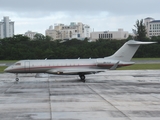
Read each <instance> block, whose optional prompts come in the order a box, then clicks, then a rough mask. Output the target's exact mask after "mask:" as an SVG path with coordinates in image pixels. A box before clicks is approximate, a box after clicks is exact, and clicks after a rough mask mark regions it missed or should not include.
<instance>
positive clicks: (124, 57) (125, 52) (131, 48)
mask: <svg viewBox="0 0 160 120" xmlns="http://www.w3.org/2000/svg"><path fill="white" fill-rule="evenodd" d="M152 43H156V42H141V41H135V40H130V41H128V42H126V43H125V44H124V45H123V46H122V47H121V48H120V49H119V50H117V51H116V52H115V53H114V54H113V55H111V56H109V57H105V58H109V59H114V60H119V61H125V62H129V61H130V60H131V59H132V57H133V56H134V54H135V53H136V51H137V50H138V48H139V46H140V45H142V44H152Z"/></svg>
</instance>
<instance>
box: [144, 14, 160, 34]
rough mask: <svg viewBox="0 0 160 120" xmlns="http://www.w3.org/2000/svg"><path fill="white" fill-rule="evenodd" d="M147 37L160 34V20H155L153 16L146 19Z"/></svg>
mask: <svg viewBox="0 0 160 120" xmlns="http://www.w3.org/2000/svg"><path fill="white" fill-rule="evenodd" d="M144 23H145V26H146V31H147V37H152V36H160V20H154V19H153V18H151V17H147V18H145V19H144Z"/></svg>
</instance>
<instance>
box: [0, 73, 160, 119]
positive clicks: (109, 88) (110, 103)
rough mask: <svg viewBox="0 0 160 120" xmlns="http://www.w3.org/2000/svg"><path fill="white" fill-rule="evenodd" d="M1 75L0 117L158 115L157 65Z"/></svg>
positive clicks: (150, 117)
mask: <svg viewBox="0 0 160 120" xmlns="http://www.w3.org/2000/svg"><path fill="white" fill-rule="evenodd" d="M34 76H35V74H21V75H20V82H15V80H14V79H15V75H14V74H8V73H4V74H0V119H1V120H160V70H116V71H107V72H106V73H99V74H96V75H88V76H86V83H83V82H81V81H80V80H79V78H78V77H77V76H49V77H48V75H46V74H40V75H38V76H37V77H36V78H35V77H34Z"/></svg>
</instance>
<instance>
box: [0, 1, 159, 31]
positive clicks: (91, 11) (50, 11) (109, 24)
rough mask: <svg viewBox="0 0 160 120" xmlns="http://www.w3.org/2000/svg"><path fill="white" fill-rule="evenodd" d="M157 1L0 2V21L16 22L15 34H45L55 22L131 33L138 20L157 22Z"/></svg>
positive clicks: (98, 29)
mask: <svg viewBox="0 0 160 120" xmlns="http://www.w3.org/2000/svg"><path fill="white" fill-rule="evenodd" d="M159 4H160V1H159V0H154V2H153V1H151V0H132V1H130V0H116V1H115V0H32V1H30V0H1V4H0V18H1V19H2V18H3V16H9V17H10V19H11V20H12V21H15V32H16V33H24V32H26V31H27V30H32V31H37V32H41V33H43V34H44V31H45V30H46V29H47V28H48V27H49V26H50V25H54V24H55V23H63V24H70V22H82V23H84V24H88V25H90V26H91V28H92V30H93V28H94V30H97V31H102V30H113V31H115V30H117V29H118V28H123V29H124V30H126V31H130V32H131V30H132V28H133V25H134V24H135V22H136V20H137V19H143V18H146V17H153V18H156V19H159V18H158V16H160V13H159Z"/></svg>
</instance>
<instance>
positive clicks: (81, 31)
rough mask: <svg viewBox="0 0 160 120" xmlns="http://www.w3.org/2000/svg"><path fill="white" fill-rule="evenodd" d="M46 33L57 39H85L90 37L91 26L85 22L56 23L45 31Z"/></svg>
mask: <svg viewBox="0 0 160 120" xmlns="http://www.w3.org/2000/svg"><path fill="white" fill-rule="evenodd" d="M45 33H46V35H48V36H50V37H52V38H53V39H54V40H56V39H73V38H77V39H84V38H89V37H90V26H88V25H85V24H83V23H80V22H79V23H77V24H76V23H75V22H71V23H70V25H64V24H55V26H54V29H53V26H50V27H49V29H47V30H46V31H45Z"/></svg>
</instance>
